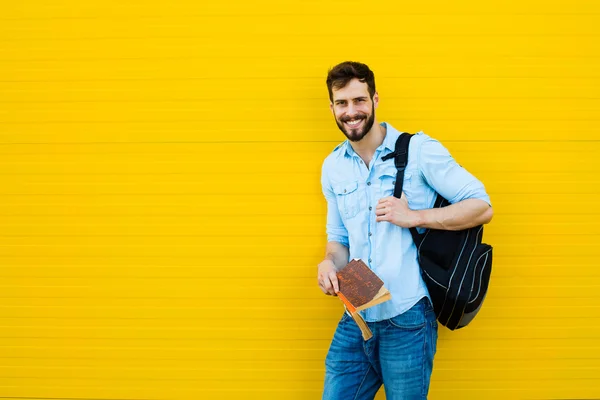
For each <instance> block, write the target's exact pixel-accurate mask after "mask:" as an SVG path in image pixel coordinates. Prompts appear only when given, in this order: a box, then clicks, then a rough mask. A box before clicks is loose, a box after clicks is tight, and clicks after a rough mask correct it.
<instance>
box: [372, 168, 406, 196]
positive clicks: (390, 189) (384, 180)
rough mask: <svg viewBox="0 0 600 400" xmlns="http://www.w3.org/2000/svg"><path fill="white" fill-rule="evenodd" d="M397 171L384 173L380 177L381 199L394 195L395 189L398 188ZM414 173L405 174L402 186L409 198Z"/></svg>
mask: <svg viewBox="0 0 600 400" xmlns="http://www.w3.org/2000/svg"><path fill="white" fill-rule="evenodd" d="M396 173H397V171H396V169H394V170H388V171H384V172H383V173H382V174H381V176H380V177H379V182H380V191H381V197H390V196H393V195H394V188H395V187H396ZM411 182H412V172H406V171H405V172H404V183H403V184H402V191H403V192H404V194H405V195H406V196H407V197H408V196H409V194H408V192H409V191H410V189H411Z"/></svg>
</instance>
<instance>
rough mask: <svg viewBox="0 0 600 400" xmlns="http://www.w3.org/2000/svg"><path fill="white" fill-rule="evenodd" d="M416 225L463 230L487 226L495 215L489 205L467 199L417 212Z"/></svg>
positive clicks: (477, 200) (481, 201)
mask: <svg viewBox="0 0 600 400" xmlns="http://www.w3.org/2000/svg"><path fill="white" fill-rule="evenodd" d="M415 212H416V213H417V216H418V217H417V218H416V223H415V225H416V226H418V227H421V228H430V229H443V230H450V231H454V230H456V231H457V230H461V229H467V228H471V227H474V226H478V225H483V224H487V223H488V222H490V221H491V219H492V216H493V214H494V212H493V210H492V207H490V205H489V204H488V203H486V202H485V201H483V200H479V199H467V200H463V201H460V202H458V203H455V204H451V205H449V206H446V207H442V208H431V209H427V210H419V211H415Z"/></svg>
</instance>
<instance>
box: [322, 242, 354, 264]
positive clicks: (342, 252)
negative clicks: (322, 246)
mask: <svg viewBox="0 0 600 400" xmlns="http://www.w3.org/2000/svg"><path fill="white" fill-rule="evenodd" d="M349 257H350V252H349V251H348V248H347V247H346V246H344V245H343V244H341V243H339V242H328V243H327V247H326V250H325V259H326V260H331V261H333V263H334V264H335V269H336V270H340V269H342V268H343V267H344V266H345V265H346V264H348V258H349Z"/></svg>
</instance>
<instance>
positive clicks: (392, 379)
mask: <svg viewBox="0 0 600 400" xmlns="http://www.w3.org/2000/svg"><path fill="white" fill-rule="evenodd" d="M368 325H369V328H371V331H372V332H373V337H372V338H371V339H369V340H368V341H366V342H365V341H364V339H363V338H362V335H361V333H360V329H359V328H358V326H357V325H356V323H355V322H354V320H353V319H352V317H350V316H348V314H346V313H344V315H343V316H342V319H341V320H340V322H339V324H338V327H337V329H336V331H335V334H334V336H333V340H332V342H331V346H330V348H329V353H328V354H327V358H326V360H325V388H324V392H323V400H365V399H373V398H374V397H375V394H376V393H377V391H378V390H379V388H380V387H381V384H383V387H384V389H385V395H386V399H387V400H405V399H411V400H412V399H426V398H427V393H428V392H429V381H430V378H431V371H432V369H433V357H434V355H435V352H436V348H437V336H438V326H437V321H436V319H435V313H434V312H433V307H432V306H431V303H430V301H429V299H427V298H426V297H424V298H422V299H421V300H420V301H419V302H418V303H417V304H415V305H414V306H413V307H412V308H411V309H410V310H408V311H406V312H405V313H403V314H401V315H398V316H396V317H394V318H391V319H388V320H384V321H379V322H368Z"/></svg>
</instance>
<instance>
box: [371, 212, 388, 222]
mask: <svg viewBox="0 0 600 400" xmlns="http://www.w3.org/2000/svg"><path fill="white" fill-rule="evenodd" d="M389 220H390V217H389V216H388V215H387V214H386V215H382V216H379V217H377V218H375V222H382V221H389Z"/></svg>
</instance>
